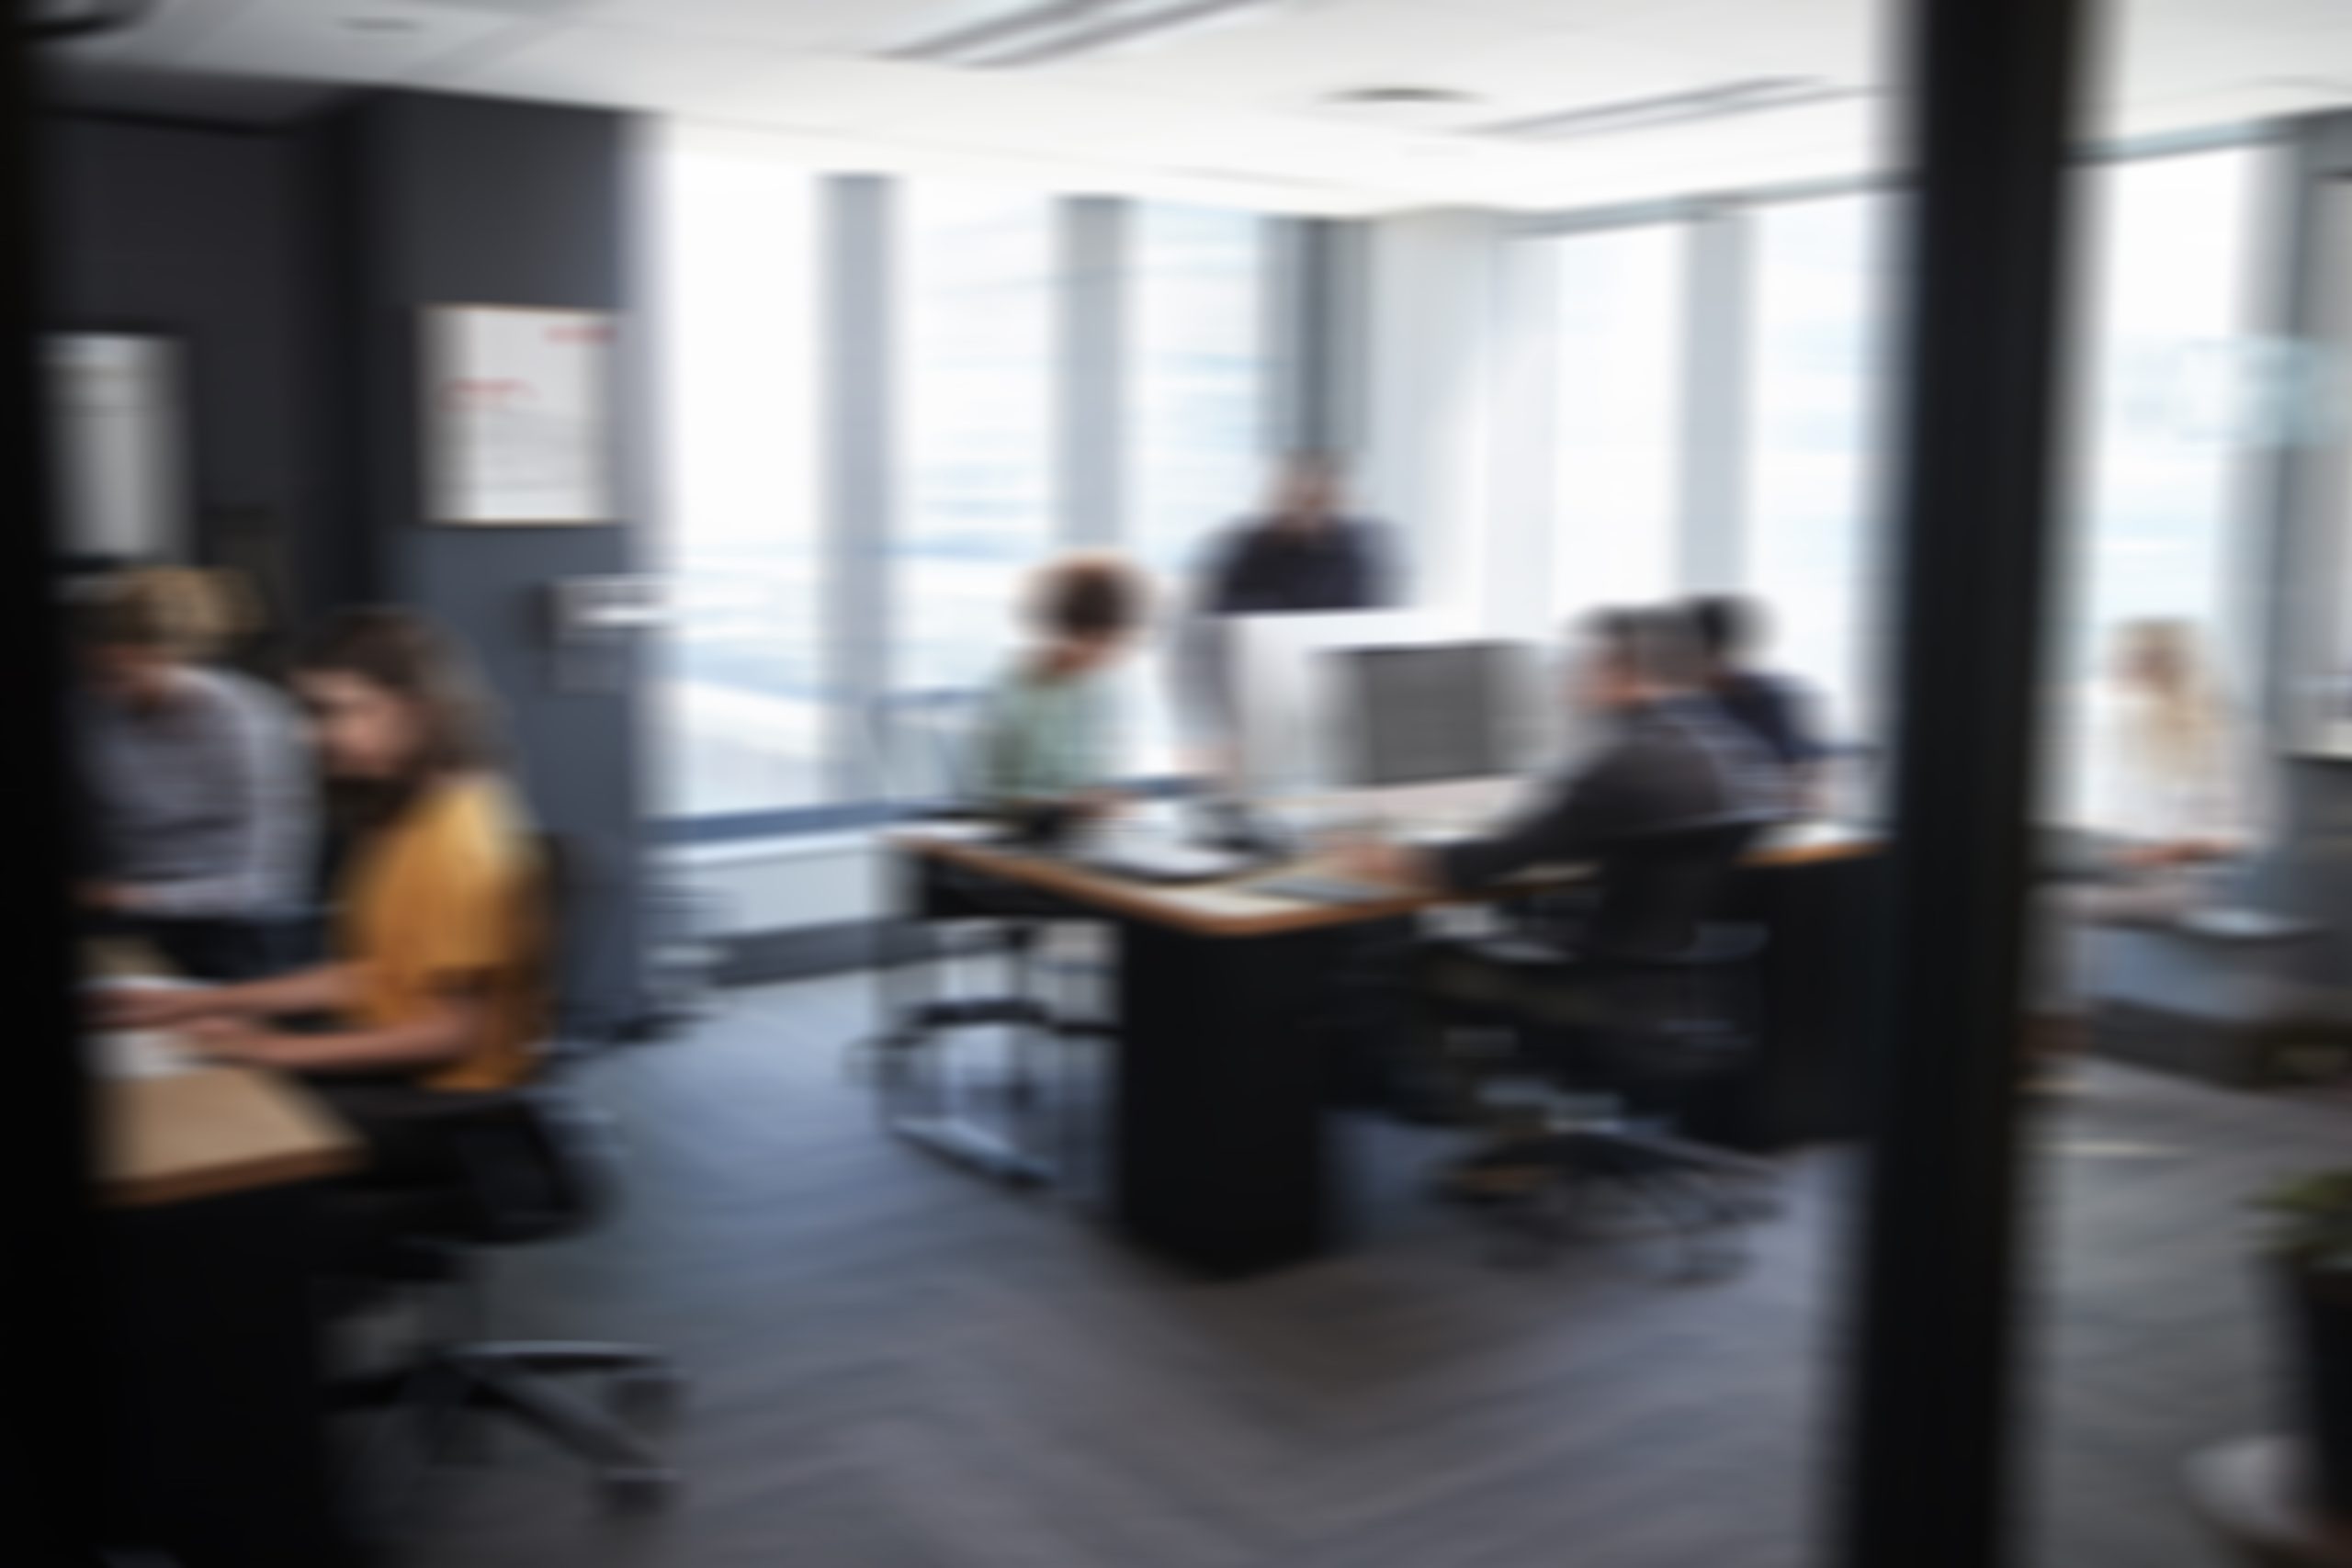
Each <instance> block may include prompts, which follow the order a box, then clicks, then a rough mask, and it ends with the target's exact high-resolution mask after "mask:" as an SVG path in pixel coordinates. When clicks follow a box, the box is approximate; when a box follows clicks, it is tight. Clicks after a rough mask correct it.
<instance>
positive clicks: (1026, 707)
mask: <svg viewBox="0 0 2352 1568" xmlns="http://www.w3.org/2000/svg"><path fill="white" fill-rule="evenodd" d="M1143 598H1144V594H1143V585H1142V582H1141V581H1140V580H1139V579H1138V578H1137V577H1136V573H1135V572H1134V570H1132V569H1130V568H1129V567H1127V566H1126V565H1125V563H1124V562H1122V561H1120V560H1118V559H1116V558H1112V557H1107V556H1072V557H1068V558H1063V559H1061V560H1058V561H1056V562H1054V563H1052V564H1051V565H1049V566H1047V567H1046V568H1044V569H1043V570H1040V571H1039V572H1038V574H1037V576H1036V578H1035V580H1034V581H1033V582H1032V585H1031V589H1030V599H1029V619H1030V622H1031V625H1032V626H1033V627H1034V628H1035V632H1036V636H1037V643H1036V646H1035V647H1034V648H1032V649H1027V650H1026V651H1024V652H1023V654H1021V655H1020V656H1019V658H1017V659H1016V660H1014V661H1013V663H1012V667H1011V668H1010V669H1009V670H1007V671H1005V673H1004V675H1003V676H1002V678H1001V679H1000V680H999V682H997V684H996V686H995V688H994V689H993V690H992V691H991V692H990V693H989V700H988V707H987V713H986V716H985V718H984V720H983V722H982V726H981V731H980V737H979V757H978V775H979V786H980V790H981V793H982V795H983V796H984V797H985V804H987V805H988V806H989V807H992V808H995V809H997V810H1000V811H1003V812H1005V813H1007V814H1008V815H1015V816H1026V815H1030V814H1035V813H1037V812H1040V811H1057V810H1058V811H1069V812H1075V813H1077V814H1079V815H1081V816H1095V815H1100V814H1101V813H1103V811H1106V810H1108V809H1110V808H1111V807H1113V806H1114V804H1115V802H1116V800H1117V798H1118V797H1117V795H1116V793H1115V792H1114V790H1113V789H1112V788H1111V787H1110V786H1111V782H1112V780H1113V778H1114V776H1115V769H1116V759H1115V755H1114V746H1113V739H1114V724H1115V719H1116V714H1115V711H1114V703H1113V700H1112V694H1111V692H1110V690H1109V687H1108V685H1107V683H1106V682H1105V679H1104V677H1105V675H1106V674H1107V672H1108V671H1109V670H1110V669H1111V667H1112V666H1113V665H1114V664H1115V663H1116V662H1117V660H1118V658H1119V656H1120V655H1121V654H1122V653H1124V652H1125V651H1126V649H1127V648H1128V646H1129V645H1130V644H1131V643H1132V641H1133V639H1134V635H1135V631H1136V623H1137V622H1138V621H1140V620H1141V618H1142V615H1143Z"/></svg>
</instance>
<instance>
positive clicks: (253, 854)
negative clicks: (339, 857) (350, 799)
mask: <svg viewBox="0 0 2352 1568" xmlns="http://www.w3.org/2000/svg"><path fill="white" fill-rule="evenodd" d="M214 609H215V606H213V605H212V604H210V603H209V600H208V598H207V593H206V590H205V586H204V583H203V581H202V580H201V579H200V578H199V577H198V575H197V574H195V573H193V572H188V571H184V570H167V569H161V568H155V569H147V570H137V571H130V572H123V573H118V574H115V575H113V576H110V577H104V578H100V579H97V580H95V581H91V582H88V583H86V584H85V585H84V586H83V591H82V592H81V593H80V594H79V595H78V596H77V603H76V605H75V609H74V626H75V627H76V630H77V633H78V636H77V638H76V640H77V642H78V643H79V646H80V653H81V664H82V671H83V676H84V679H83V684H82V691H81V693H80V695H79V700H78V702H77V705H76V713H75V740H76V743H77V746H78V749H79V750H80V753H81V763H82V773H83V777H84V780H85V788H86V789H87V792H88V795H87V798H88V800H89V802H90V811H89V830H90V838H89V841H88V842H87V844H86V845H85V851H86V853H87V856H88V858H89V860H90V863H91V864H90V868H89V872H88V874H87V880H86V881H85V884H84V886H83V887H82V889H81V903H82V905H83V907H84V908H85V909H87V910H89V911H91V912H92V914H93V915H94V916H95V917H96V919H97V920H98V922H99V923H100V925H101V927H102V929H104V930H105V931H107V932H108V933H109V934H117V935H127V936H130V937H135V938H139V939H141V940H144V941H145V942H148V943H149V944H150V945H152V946H153V948H154V949H155V950H156V951H157V952H158V953H160V954H161V955H162V956H163V957H164V959H166V960H167V961H168V962H169V963H170V964H172V965H173V967H175V969H177V970H179V971H180V973H182V974H183V975H186V976H188V977H190V978H192V979H199V980H241V979H248V978H251V977H253V976H258V975H266V974H268V973H269V972H271V971H272V970H273V969H276V968H279V967H282V966H283V961H284V954H285V953H286V952H287V951H288V949H289V947H290V942H291V939H292V936H293V926H294V922H295V921H296V919H298V918H299V917H300V914H301V913H302V912H303V911H304V910H305V908H306V907H307V905H308V903H309V898H308V894H309V891H310V874H311V856H312V853H313V845H314V842H315V839H316V824H315V820H314V818H315V816H316V807H315V802H314V795H315V786H314V784H313V780H312V777H311V764H310V759H309V757H308V755H307V754H306V752H305V750H304V749H303V745H302V739H301V732H300V726H299V725H298V723H297V722H296V719H295V716H294V711H293V707H292V705H291V704H289V703H288V702H287V701H286V700H285V699H284V698H283V697H281V696H280V695H278V694H277V692H275V691H273V690H271V689H270V688H269V687H267V686H265V685H263V684H262V683H260V682H257V681H254V680H252V679H251V678H249V677H247V676H244V675H240V674H235V673H233V672H232V671H226V670H221V669H217V668H212V667H209V665H207V664H206V663H205V662H203V660H204V658H205V655H206V654H207V653H208V651H209V648H210V646H211V643H212V640H213V637H212V633H213V631H214V629H215V628H214V620H215V616H214Z"/></svg>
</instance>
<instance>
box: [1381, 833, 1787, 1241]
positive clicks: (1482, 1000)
mask: <svg viewBox="0 0 2352 1568" xmlns="http://www.w3.org/2000/svg"><path fill="white" fill-rule="evenodd" d="M1761 826H1762V825H1761V824H1760V823H1757V822H1753V821H1741V822H1732V823H1713V824H1706V825H1702V826H1696V827H1691V828H1686V829H1674V830H1671V831H1668V832H1663V833H1657V834H1653V835H1648V836H1645V837H1644V838H1641V839H1638V840H1630V841H1627V842H1625V843H1623V844H1620V845H1618V846H1616V847H1615V848H1613V849H1612V850H1611V851H1610V852H1607V853H1605V854H1604V855H1603V857H1602V859H1601V863H1600V869H1599V875H1598V877H1597V878H1596V889H1595V897H1594V898H1593V901H1592V904H1591V907H1590V909H1589V914H1587V915H1586V916H1585V917H1584V918H1583V919H1582V921H1581V924H1580V926H1579V927H1578V928H1576V929H1570V930H1555V931H1549V932H1545V931H1541V930H1539V929H1533V928H1521V929H1518V930H1514V931H1509V932H1507V933H1506V934H1503V935H1500V936H1496V937H1490V938H1483V939H1474V940H1469V941H1464V942H1448V943H1439V944H1435V945H1433V946H1432V947H1431V948H1430V950H1429V951H1428V953H1427V954H1426V957H1425V967H1424V969H1423V971H1422V975H1421V977H1420V978H1421V986H1420V994H1421V997H1422V998H1423V1004H1424V1006H1425V1007H1427V1008H1429V1009H1430V1015H1429V1018H1428V1022H1429V1023H1430V1026H1431V1034H1432V1036H1433V1037H1434V1038H1438V1039H1440V1040H1444V1041H1447V1042H1448V1043H1449V1044H1451V1043H1453V1042H1455V1041H1461V1040H1470V1041H1477V1040H1482V1039H1483V1040H1487V1041H1491V1040H1492V1039H1494V1038H1495V1037H1496V1035H1497V1034H1498V1033H1499V1034H1500V1035H1501V1036H1502V1037H1503V1038H1504V1039H1506V1040H1507V1041H1508V1042H1509V1048H1508V1049H1507V1050H1506V1051H1505V1052H1503V1053H1501V1054H1499V1055H1497V1054H1495V1053H1493V1052H1491V1051H1488V1052H1487V1053H1483V1054H1482V1053H1480V1052H1478V1051H1477V1050H1476V1049H1475V1048H1474V1049H1473V1050H1470V1051H1468V1052H1458V1051H1453V1050H1451V1049H1449V1050H1447V1051H1446V1052H1444V1053H1442V1055H1444V1057H1445V1060H1446V1065H1447V1066H1448V1067H1449V1069H1450V1070H1451V1071H1452V1072H1453V1075H1454V1077H1455V1081H1456V1082H1457V1083H1458V1084H1459V1085H1460V1086H1461V1090H1462V1093H1463V1096H1464V1100H1465V1102H1466V1110H1467V1119H1469V1120H1473V1121H1482V1122H1488V1123H1489V1124H1494V1125H1497V1126H1498V1128H1500V1129H1503V1130H1505V1138H1506V1141H1505V1143H1504V1144H1503V1145H1502V1148H1501V1154H1500V1157H1501V1159H1502V1160H1503V1161H1505V1162H1506V1163H1508V1164H1510V1165H1512V1166H1514V1167H1517V1168H1527V1167H1531V1166H1532V1167H1534V1168H1539V1169H1541V1170H1542V1171H1544V1173H1545V1175H1546V1179H1545V1181H1544V1184H1543V1186H1542V1187H1541V1188H1540V1189H1539V1190H1537V1191H1536V1192H1534V1193H1532V1194H1527V1195H1525V1196H1523V1197H1521V1198H1520V1199H1517V1200H1514V1201H1507V1202H1502V1203H1498V1205H1497V1206H1496V1208H1495V1210H1494V1213H1496V1215H1497V1216H1498V1219H1499V1220H1500V1221H1502V1222H1503V1223H1504V1224H1507V1225H1508V1226H1509V1227H1510V1229H1511V1231H1512V1232H1513V1233H1514V1234H1516V1235H1522V1236H1525V1237H1528V1238H1530V1239H1532V1240H1535V1241H1537V1242H1539V1243H1541V1244H1543V1245H1544V1246H1545V1247H1548V1246H1550V1245H1551V1244H1553V1243H1555V1242H1556V1241H1557V1240H1559V1239H1560V1238H1561V1236H1562V1235H1563V1234H1564V1230H1565V1227H1564V1226H1563V1225H1562V1224H1561V1223H1560V1222H1561V1221H1562V1219H1563V1218H1564V1217H1565V1216H1564V1214H1563V1212H1562V1203H1563V1201H1565V1202H1566V1204H1567V1205H1568V1206H1569V1212H1570V1213H1572V1212H1573V1205H1574V1204H1575V1202H1576V1201H1577V1200H1578V1199H1582V1198H1588V1197H1590V1196H1593V1195H1595V1193H1596V1190H1597V1189H1600V1188H1604V1187H1605V1188H1608V1189H1611V1190H1614V1191H1615V1192H1617V1193H1618V1194H1620V1195H1624V1196H1631V1197H1634V1198H1635V1199H1638V1200H1640V1201H1644V1202H1645V1204H1647V1205H1648V1206H1650V1207H1651V1208H1653V1209H1654V1210H1655V1211H1656V1212H1657V1213H1659V1214H1660V1215H1661V1216H1662V1217H1663V1218H1665V1219H1667V1220H1668V1221H1669V1222H1670V1223H1672V1224H1674V1225H1675V1227H1676V1229H1677V1231H1678V1232H1679V1234H1680V1235H1681V1236H1682V1237H1683V1239H1684V1241H1685V1244H1686V1256H1687V1258H1688V1261H1689V1264H1690V1266H1691V1269H1692V1271H1693V1272H1703V1271H1711V1270H1713V1269H1714V1268H1716V1267H1717V1266H1718V1265H1720V1264H1723V1263H1725V1262H1730V1261H1736V1258H1737V1256H1738V1255H1737V1253H1736V1249H1734V1250H1719V1249H1716V1248H1714V1247H1711V1246H1710V1245H1709V1244H1710V1243H1711V1242H1713V1241H1714V1240H1716V1239H1717V1238H1719V1237H1721V1236H1723V1235H1726V1234H1736V1226H1737V1224H1739V1223H1740V1222H1742V1221H1744V1220H1747V1219H1749V1218H1752V1217H1755V1216H1756V1215H1758V1214H1759V1213H1764V1212H1766V1211H1767V1210H1769V1208H1770V1198H1769V1197H1768V1196H1766V1193H1767V1192H1768V1191H1769V1187H1770V1181H1771V1179H1772V1177H1773V1174H1774V1173H1773V1171H1772V1168H1771V1167H1770V1166H1769V1165H1767V1164H1765V1163H1763V1162H1761V1161H1758V1160H1754V1159H1749V1158H1747V1157H1745V1156H1739V1155H1736V1154H1732V1153H1729V1152H1727V1151H1724V1150H1718V1149H1714V1148H1711V1147H1708V1146H1706V1145H1701V1144H1697V1143H1694V1142H1691V1141H1690V1140H1687V1139H1684V1138H1682V1137H1679V1136H1678V1135H1677V1134H1675V1132H1674V1131H1673V1126H1674V1122H1675V1121H1676V1119H1677V1116H1678V1113H1679V1111H1681V1110H1682V1109H1683V1108H1684V1105H1685V1102H1686V1101H1687V1100H1688V1099H1689V1097H1690V1096H1691V1093H1692V1092H1693V1091H1694V1090H1696V1089H1698V1088H1700V1087H1701V1086H1702V1085H1704V1084H1706V1083H1708V1082H1710V1081H1712V1080H1714V1079H1716V1078H1718V1077H1722V1076H1723V1075H1725V1074H1728V1073H1730V1072H1732V1071H1734V1070H1736V1068H1737V1067H1739V1066H1741V1065H1742V1064H1743V1063H1744V1062H1745V1061H1746V1060H1747V1057H1748V1056H1749V1055H1752V1053H1753V1050H1754V1045H1755V1040H1756V1034H1757V1031H1758V1028H1759V1027H1760V1018H1759V1013H1760V986H1759V983H1758V974H1757V960H1758V958H1759V957H1760V956H1761V954H1762V953H1763V951H1764V947H1765V942H1766V933H1765V932H1764V931H1762V930H1761V929H1760V928H1758V927H1755V926H1751V925H1742V924H1733V923H1728V922H1724V921H1722V920H1720V919H1716V918H1715V917H1716V915H1717V912H1718V911H1719V910H1721V909H1722V908H1724V895H1725V893H1726V891H1727V889H1728V886H1729V884H1730V880H1731V878H1732V876H1733V875H1734V874H1736V869H1737V867H1738V864H1739V863H1740V860H1741V858H1742V856H1743V855H1744V854H1745V853H1746V852H1747V849H1748V847H1749V846H1750V845H1751V844H1752V843H1753V841H1754V840H1755V838H1756V836H1757V834H1758V830H1759V829H1760V827H1761ZM1464 1023H1483V1024H1486V1025H1488V1026H1496V1025H1499V1026H1501V1027H1500V1028H1499V1030H1496V1029H1494V1028H1492V1027H1490V1028H1489V1029H1488V1030H1487V1031H1484V1032H1466V1031H1459V1030H1458V1029H1457V1028H1456V1027H1455V1026H1458V1025H1461V1024H1464ZM1514 1084H1516V1086H1517V1087H1518V1088H1519V1089H1521V1093H1520V1094H1518V1095H1516V1096H1512V1095H1510V1094H1508V1093H1506V1092H1503V1091H1504V1090H1506V1089H1508V1088H1510V1087H1511V1086H1512V1085H1514Z"/></svg>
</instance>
